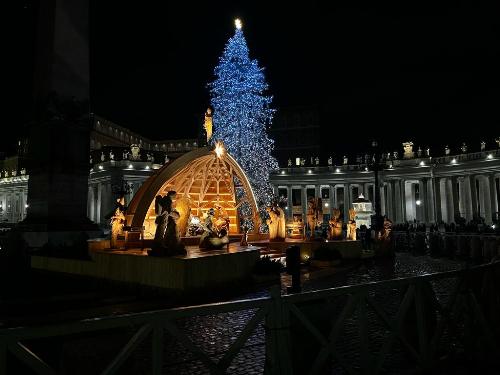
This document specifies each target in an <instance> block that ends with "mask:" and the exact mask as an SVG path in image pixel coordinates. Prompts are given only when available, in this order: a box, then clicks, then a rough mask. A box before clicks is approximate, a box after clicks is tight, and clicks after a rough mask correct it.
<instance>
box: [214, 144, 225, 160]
mask: <svg viewBox="0 0 500 375" xmlns="http://www.w3.org/2000/svg"><path fill="white" fill-rule="evenodd" d="M215 153H216V154H217V157H218V158H220V157H221V156H222V155H223V154H224V145H223V144H222V142H217V143H216V144H215Z"/></svg>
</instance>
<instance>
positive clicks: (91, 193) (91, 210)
mask: <svg viewBox="0 0 500 375" xmlns="http://www.w3.org/2000/svg"><path fill="white" fill-rule="evenodd" d="M87 205H88V210H89V211H88V213H87V215H88V217H89V219H90V220H92V221H94V222H95V218H94V215H95V197H94V185H89V196H88V204H87Z"/></svg>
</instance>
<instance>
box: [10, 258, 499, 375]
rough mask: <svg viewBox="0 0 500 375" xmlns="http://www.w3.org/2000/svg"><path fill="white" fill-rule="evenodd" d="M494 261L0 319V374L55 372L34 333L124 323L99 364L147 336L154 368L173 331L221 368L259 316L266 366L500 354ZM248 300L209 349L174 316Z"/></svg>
mask: <svg viewBox="0 0 500 375" xmlns="http://www.w3.org/2000/svg"><path fill="white" fill-rule="evenodd" d="M499 266H500V263H489V264H485V265H481V266H477V267H474V268H470V269H464V270H456V271H449V272H441V273H435V274H427V275H423V276H415V277H408V278H401V279H393V280H387V281H381V282H371V283H366V284H359V285H352V286H345V287H338V288H332V289H325V290H319V291H313V292H307V293H301V294H293V295H284V296H283V295H281V293H280V291H279V289H278V288H275V289H272V291H271V297H269V298H257V299H252V300H242V301H234V302H224V303H216V304H209V305H201V306H192V307H183V308H175V309H168V310H161V311H151V312H142V313H134V314H126V315H121V316H113V317H103V318H95V319H86V320H81V321H78V322H74V323H67V324H59V325H49V326H42V327H26V328H11V329H3V330H0V375H6V374H7V371H8V369H11V370H12V367H11V366H12V363H11V361H13V360H14V359H15V361H17V362H20V363H22V364H24V365H25V366H27V367H29V368H30V369H31V370H33V371H34V372H35V373H37V374H56V373H57V371H56V370H55V369H53V368H51V367H50V366H49V365H48V364H47V363H46V362H45V361H44V360H43V359H42V358H40V356H38V355H37V354H35V353H34V351H33V350H32V349H30V344H29V343H32V342H33V341H34V340H39V339H47V338H52V339H53V338H55V337H58V338H60V339H63V338H64V337H67V336H70V335H75V334H83V333H85V334H89V333H95V334H98V333H102V332H106V331H108V330H110V329H120V328H121V329H125V328H127V329H130V327H135V328H134V329H135V333H134V335H133V336H132V337H131V338H130V340H129V341H128V342H127V343H126V345H124V346H123V347H122V349H121V350H120V351H119V353H118V354H117V355H116V356H115V357H114V358H110V359H109V362H108V364H107V367H106V368H105V370H104V371H102V374H114V373H116V372H117V371H118V370H119V369H120V368H121V367H122V366H123V365H124V363H125V362H126V360H127V358H129V357H130V355H131V354H132V353H133V352H134V351H135V350H136V349H137V348H138V346H139V345H140V344H141V343H143V342H144V341H145V340H146V339H148V340H150V342H151V350H150V351H151V358H152V360H151V373H152V374H160V373H162V369H163V365H164V354H165V346H164V345H165V334H168V335H170V336H171V337H174V338H175V339H177V340H178V341H179V342H180V343H181V344H182V346H183V347H184V348H185V349H186V350H187V351H189V352H190V353H191V355H192V356H194V358H195V360H197V361H199V362H201V363H202V364H203V365H204V366H205V367H206V369H207V370H208V371H209V372H210V373H212V374H223V373H226V372H227V371H228V368H229V367H230V365H231V363H232V361H233V360H234V359H235V357H236V356H237V355H238V353H240V351H241V350H242V348H243V346H244V344H245V342H246V341H247V340H248V338H249V337H250V336H251V335H252V334H254V332H255V330H256V328H257V327H258V326H259V325H260V324H263V325H264V328H265V329H264V332H265V333H264V334H263V335H264V336H265V364H264V365H263V367H264V372H265V373H267V374H292V373H295V374H302V373H309V374H321V373H324V372H325V371H326V369H329V371H330V372H331V369H332V366H333V367H334V368H335V367H341V368H342V369H343V370H345V371H347V372H348V373H350V374H356V373H360V374H368V373H370V374H378V373H382V372H386V371H387V370H388V369H391V368H392V369H394V366H396V370H397V368H398V366H400V365H397V364H396V365H395V364H394V358H396V357H398V356H401V358H403V362H402V363H404V366H411V367H416V368H419V369H424V370H425V369H429V368H431V367H432V366H433V364H434V363H435V362H436V361H438V359H439V358H440V357H442V356H443V355H447V354H449V353H450V352H452V351H453V350H457V349H456V348H460V347H463V348H465V350H467V348H471V347H479V348H481V351H482V355H483V356H484V355H486V354H490V356H491V358H493V359H494V358H497V357H496V356H498V354H500V353H499V351H498V347H497V343H498V337H500V330H499V320H500V318H499V316H498V311H500V310H499V308H500V304H499V301H500V291H499V289H498V283H494V280H498V275H499V271H500V267H499ZM249 310H250V311H252V314H251V317H250V318H249V319H248V320H247V321H246V324H245V326H244V328H243V329H242V330H241V331H240V332H239V335H238V336H237V337H236V338H235V340H234V341H233V342H232V344H231V345H229V346H228V347H227V349H226V350H225V352H224V353H223V354H221V355H220V356H219V357H218V359H217V358H214V357H213V356H210V355H209V354H207V352H206V351H204V350H203V349H202V348H201V347H200V345H199V343H196V342H195V340H194V339H193V337H192V336H190V335H189V334H188V333H186V331H185V330H183V329H182V328H181V327H180V325H179V324H178V320H179V319H184V318H192V317H199V316H205V315H214V314H223V313H229V312H237V311H249ZM471 333H472V334H471ZM149 337H151V339H149ZM474 345H475V346H474ZM477 345H480V346H477ZM346 348H348V349H349V350H347V349H346ZM374 348H375V349H374ZM484 348H486V349H484ZM353 353H354V357H353Z"/></svg>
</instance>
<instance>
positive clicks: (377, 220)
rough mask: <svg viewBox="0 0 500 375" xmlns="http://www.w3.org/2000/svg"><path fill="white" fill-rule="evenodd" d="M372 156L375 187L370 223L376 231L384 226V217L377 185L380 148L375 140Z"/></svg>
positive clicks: (379, 167)
mask: <svg viewBox="0 0 500 375" xmlns="http://www.w3.org/2000/svg"><path fill="white" fill-rule="evenodd" d="M372 149H373V157H372V160H371V163H370V169H371V170H372V171H373V173H374V176H375V188H374V191H373V198H374V202H373V206H374V208H375V215H374V216H373V217H372V223H373V226H374V229H375V230H376V231H380V230H382V228H383V226H384V218H383V216H382V213H381V212H382V211H381V206H380V187H379V171H381V170H382V169H383V167H384V166H383V165H382V164H381V163H380V149H379V146H378V142H377V141H372Z"/></svg>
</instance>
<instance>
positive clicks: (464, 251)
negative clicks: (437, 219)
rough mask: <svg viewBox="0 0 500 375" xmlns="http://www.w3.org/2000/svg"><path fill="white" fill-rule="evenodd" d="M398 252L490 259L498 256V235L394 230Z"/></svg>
mask: <svg viewBox="0 0 500 375" xmlns="http://www.w3.org/2000/svg"><path fill="white" fill-rule="evenodd" d="M393 237H394V246H395V249H396V250H397V251H400V252H405V251H408V252H413V253H418V254H427V253H428V254H429V255H438V256H449V257H454V256H459V257H462V258H472V259H485V260H491V259H493V258H494V257H496V256H500V236H498V235H496V234H493V233H482V234H476V233H454V232H412V231H409V232H406V231H394V232H393Z"/></svg>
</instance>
